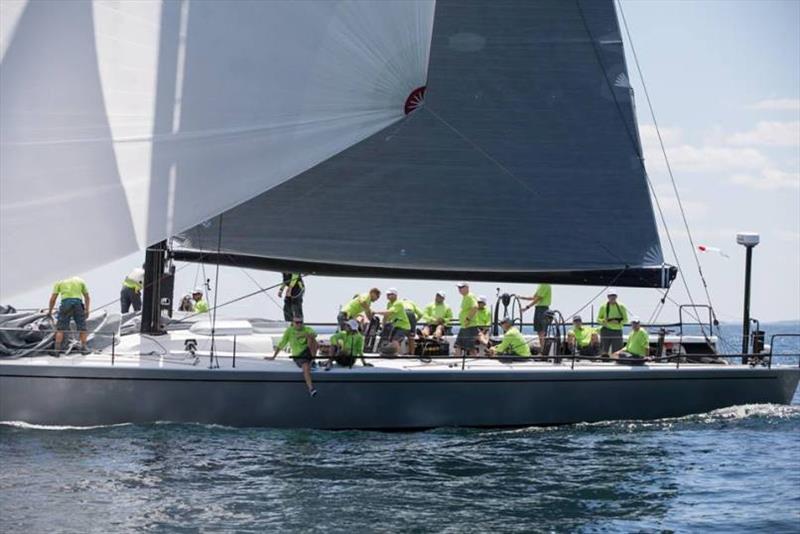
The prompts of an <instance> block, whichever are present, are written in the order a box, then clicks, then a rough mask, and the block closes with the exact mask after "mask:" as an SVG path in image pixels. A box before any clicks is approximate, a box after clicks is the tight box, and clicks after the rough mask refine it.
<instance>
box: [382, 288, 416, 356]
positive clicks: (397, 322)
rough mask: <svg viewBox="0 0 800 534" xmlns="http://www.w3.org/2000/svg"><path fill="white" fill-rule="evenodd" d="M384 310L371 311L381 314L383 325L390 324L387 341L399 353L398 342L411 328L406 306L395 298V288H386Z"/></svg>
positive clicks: (405, 336)
mask: <svg viewBox="0 0 800 534" xmlns="http://www.w3.org/2000/svg"><path fill="white" fill-rule="evenodd" d="M386 300H387V301H388V302H387V303H386V311H377V312H373V313H375V315H383V316H384V320H383V324H384V327H385V326H386V325H387V324H390V325H391V331H390V332H389V336H388V338H387V339H388V341H389V343H390V344H391V345H392V346H394V348H395V349H396V350H397V354H399V353H400V343H402V342H403V340H404V339H406V338H408V334H409V331H410V330H411V322H410V321H409V320H408V314H407V313H406V308H405V306H403V302H402V301H401V300H400V299H398V298H397V290H396V289H394V288H390V289H387V290H386Z"/></svg>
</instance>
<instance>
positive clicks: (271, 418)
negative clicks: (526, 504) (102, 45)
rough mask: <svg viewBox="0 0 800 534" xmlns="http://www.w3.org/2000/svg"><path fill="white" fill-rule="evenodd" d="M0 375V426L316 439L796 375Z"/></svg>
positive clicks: (714, 401) (755, 389)
mask: <svg viewBox="0 0 800 534" xmlns="http://www.w3.org/2000/svg"><path fill="white" fill-rule="evenodd" d="M314 379H315V382H316V385H317V388H318V390H319V395H318V396H317V397H316V398H310V397H309V396H308V394H307V393H306V390H305V387H304V385H303V383H302V381H301V377H300V373H299V372H298V371H297V370H294V369H291V368H289V367H288V366H287V367H285V368H283V369H281V370H276V371H238V370H233V369H228V370H221V369H217V370H207V369H197V368H188V369H153V368H131V367H129V368H122V367H111V366H106V367H83V366H80V367H77V366H76V367H69V366H57V365H47V366H33V365H10V364H4V365H2V366H0V421H24V422H27V423H32V424H42V425H75V426H90V425H108V424H116V423H150V422H155V421H173V422H195V423H213V424H221V425H230V426H258V427H275V428H296V427H303V428H320V429H348V428H353V429H356V428H358V429H420V428H431V427H439V426H470V427H513V426H529V425H555V424H567V423H577V422H583V421H586V422H591V421H603V420H620V419H659V418H664V417H677V416H683V415H688V414H692V413H702V412H707V411H710V410H714V409H718V408H724V407H727V406H734V405H740V404H756V403H778V404H788V403H789V402H790V401H791V399H792V397H793V395H794V391H795V389H796V387H797V383H798V379H800V369H797V368H772V369H766V368H748V367H739V366H735V367H734V366H719V367H708V366H702V367H697V368H693V367H691V366H685V367H684V368H681V369H675V368H674V367H656V368H652V367H651V368H646V367H641V368H624V367H618V368H613V367H612V368H610V369H609V368H604V369H598V368H588V369H577V368H576V369H574V370H571V369H569V368H568V367H565V368H563V369H562V368H554V367H549V368H542V369H508V370H502V369H499V370H468V371H460V370H455V369H453V370H450V369H446V370H441V371H409V370H401V371H398V370H391V369H388V370H385V371H383V370H380V369H374V370H373V369H370V370H364V369H361V370H360V372H357V371H346V370H344V371H333V372H330V373H323V372H315V373H314Z"/></svg>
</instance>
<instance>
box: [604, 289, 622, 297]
mask: <svg viewBox="0 0 800 534" xmlns="http://www.w3.org/2000/svg"><path fill="white" fill-rule="evenodd" d="M618 294H619V293H617V288H615V287H609V288H608V291H606V296H609V297H610V296H611V295H614V296H615V297H616V296H617V295H618Z"/></svg>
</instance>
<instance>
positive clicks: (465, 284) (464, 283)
mask: <svg viewBox="0 0 800 534" xmlns="http://www.w3.org/2000/svg"><path fill="white" fill-rule="evenodd" d="M467 286H469V284H468V283H466V282H459V283H457V284H456V287H457V288H458V289H461V288H462V287H467Z"/></svg>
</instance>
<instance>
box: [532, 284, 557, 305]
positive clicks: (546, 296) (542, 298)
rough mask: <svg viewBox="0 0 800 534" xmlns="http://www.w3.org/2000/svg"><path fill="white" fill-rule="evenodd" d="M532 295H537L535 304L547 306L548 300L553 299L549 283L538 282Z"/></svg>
mask: <svg viewBox="0 0 800 534" xmlns="http://www.w3.org/2000/svg"><path fill="white" fill-rule="evenodd" d="M533 296H534V297H539V301H538V302H537V303H536V306H547V307H548V308H549V307H550V302H552V300H553V289H552V288H551V287H550V284H539V287H537V288H536V293H534V295H533Z"/></svg>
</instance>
